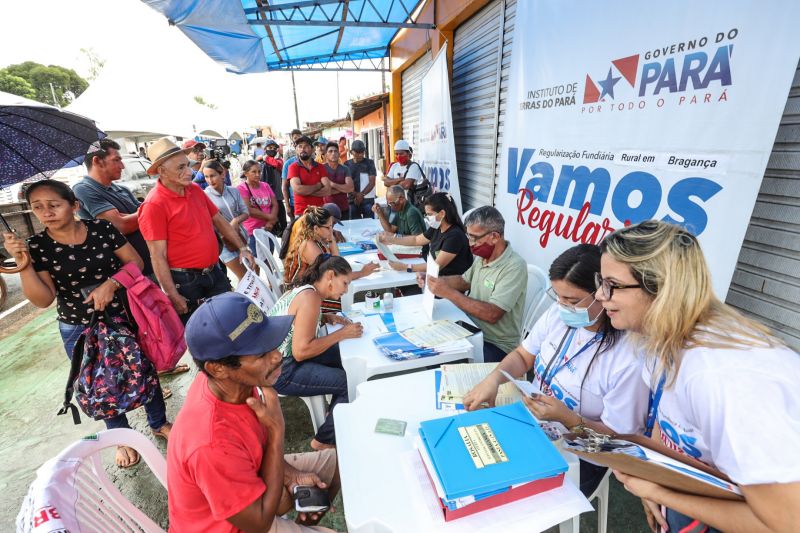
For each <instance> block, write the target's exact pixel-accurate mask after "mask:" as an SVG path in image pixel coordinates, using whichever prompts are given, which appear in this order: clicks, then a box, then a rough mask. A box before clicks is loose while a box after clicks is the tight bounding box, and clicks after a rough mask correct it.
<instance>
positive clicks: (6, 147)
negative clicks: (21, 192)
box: [0, 92, 106, 188]
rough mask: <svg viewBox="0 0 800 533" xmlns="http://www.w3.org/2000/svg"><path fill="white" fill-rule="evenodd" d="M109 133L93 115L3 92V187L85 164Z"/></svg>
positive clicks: (0, 157)
mask: <svg viewBox="0 0 800 533" xmlns="http://www.w3.org/2000/svg"><path fill="white" fill-rule="evenodd" d="M105 136H106V134H105V133H103V132H102V131H100V130H98V129H97V126H96V125H95V123H94V121H93V120H91V119H88V118H86V117H82V116H80V115H76V114H74V113H70V112H68V111H63V110H61V109H58V108H57V107H53V106H50V105H47V104H42V103H40V102H34V101H33V100H28V99H26V98H22V97H20V96H16V95H13V94H8V93H3V92H0V188H2V187H8V186H9V185H13V184H14V183H18V182H20V181H23V180H26V179H28V178H31V177H40V178H47V177H50V176H51V175H53V173H55V172H56V171H57V170H59V169H61V168H63V167H65V166H67V165H70V164H73V165H74V164H81V163H82V162H83V158H84V156H85V155H86V152H87V151H88V149H89V145H90V144H92V143H93V142H95V141H97V140H99V139H102V138H103V137H105Z"/></svg>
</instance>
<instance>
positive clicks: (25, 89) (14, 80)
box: [0, 71, 36, 100]
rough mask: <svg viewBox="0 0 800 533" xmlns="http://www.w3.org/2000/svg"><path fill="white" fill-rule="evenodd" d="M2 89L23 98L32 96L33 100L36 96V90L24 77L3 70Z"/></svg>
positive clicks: (0, 84)
mask: <svg viewBox="0 0 800 533" xmlns="http://www.w3.org/2000/svg"><path fill="white" fill-rule="evenodd" d="M0 91H3V92H5V93H11V94H16V95H17V96H22V97H23V98H30V99H31V100H33V99H35V98H36V91H35V90H34V89H33V86H32V85H31V84H30V83H28V82H27V81H26V80H25V79H24V78H20V77H19V76H12V75H11V74H9V73H7V72H3V71H0Z"/></svg>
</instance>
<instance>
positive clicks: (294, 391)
mask: <svg viewBox="0 0 800 533" xmlns="http://www.w3.org/2000/svg"><path fill="white" fill-rule="evenodd" d="M273 387H274V389H275V390H276V391H277V392H278V393H280V394H285V395H287V396H318V395H320V394H330V395H332V398H331V405H330V411H328V415H327V416H326V417H325V422H324V423H323V424H322V425H321V426H320V427H319V429H318V430H317V434H316V436H315V437H314V438H316V439H317V440H318V441H319V442H322V443H323V444H336V432H335V431H334V427H333V408H334V407H336V404H338V403H347V374H345V372H344V370H343V369H342V357H341V355H340V354H339V346H338V345H337V344H334V345H333V346H331V347H330V348H328V349H327V350H325V351H324V352H322V353H321V354H319V355H318V356H316V357H314V358H313V359H307V360H305V361H302V362H299V361H297V360H296V359H295V358H294V357H286V358H284V360H283V364H282V365H281V375H280V376H278V380H277V381H276V382H275V385H274V386H273Z"/></svg>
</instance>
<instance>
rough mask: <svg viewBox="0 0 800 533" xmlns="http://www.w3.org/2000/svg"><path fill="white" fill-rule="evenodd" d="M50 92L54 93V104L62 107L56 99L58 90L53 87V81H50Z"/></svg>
mask: <svg viewBox="0 0 800 533" xmlns="http://www.w3.org/2000/svg"><path fill="white" fill-rule="evenodd" d="M50 94H52V95H53V105H54V106H56V107H61V106H60V105H58V100H56V90H55V89H54V88H53V83H52V82H50Z"/></svg>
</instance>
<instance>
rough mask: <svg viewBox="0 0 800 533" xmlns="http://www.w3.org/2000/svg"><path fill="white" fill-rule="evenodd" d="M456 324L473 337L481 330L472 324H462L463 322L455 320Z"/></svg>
mask: <svg viewBox="0 0 800 533" xmlns="http://www.w3.org/2000/svg"><path fill="white" fill-rule="evenodd" d="M456 324H458V325H459V326H461V327H462V328H464V329H465V330H467V331H469V332H470V333H472V334H473V335H475V334H476V333H480V332H481V328H479V327H478V326H473V325H472V324H469V323H467V322H464V321H463V320H456Z"/></svg>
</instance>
